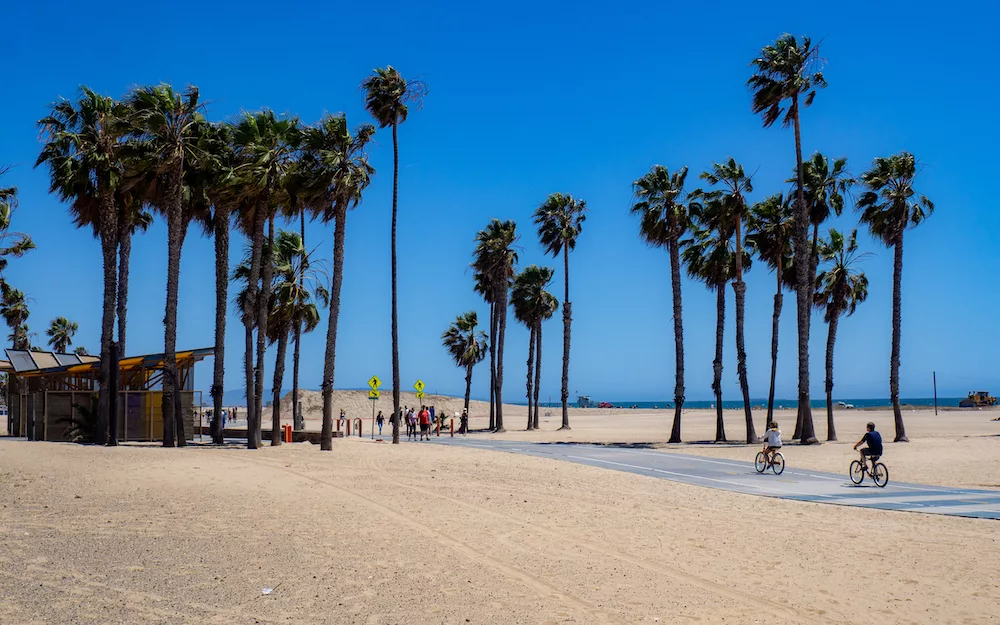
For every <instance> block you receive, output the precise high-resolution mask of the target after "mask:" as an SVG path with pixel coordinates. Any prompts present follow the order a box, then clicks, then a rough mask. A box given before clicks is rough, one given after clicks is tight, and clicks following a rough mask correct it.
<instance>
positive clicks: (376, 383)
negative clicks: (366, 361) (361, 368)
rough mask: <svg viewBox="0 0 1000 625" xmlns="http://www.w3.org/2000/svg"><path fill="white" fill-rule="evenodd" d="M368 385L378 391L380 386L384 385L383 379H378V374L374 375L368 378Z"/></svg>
mask: <svg viewBox="0 0 1000 625" xmlns="http://www.w3.org/2000/svg"><path fill="white" fill-rule="evenodd" d="M368 386H369V387H370V388H371V389H372V390H373V391H378V387H380V386H382V380H380V379H378V376H377V375H373V376H372V379H370V380H368Z"/></svg>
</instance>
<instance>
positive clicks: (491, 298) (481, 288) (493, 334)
mask: <svg viewBox="0 0 1000 625" xmlns="http://www.w3.org/2000/svg"><path fill="white" fill-rule="evenodd" d="M473 269H474V271H473V278H472V279H473V281H474V282H475V286H474V287H473V290H474V291H475V292H476V293H477V294H478V295H480V296H481V297H482V298H483V301H485V302H486V303H487V304H489V305H490V337H489V351H490V426H489V429H490V430H493V429H494V428H495V427H496V375H497V355H496V349H495V347H496V343H497V315H496V311H497V307H496V303H497V302H496V296H495V293H494V292H493V286H492V284H491V282H490V276H488V275H486V274H485V273H483V272H482V271H479V270H477V269H475V264H474V263H473Z"/></svg>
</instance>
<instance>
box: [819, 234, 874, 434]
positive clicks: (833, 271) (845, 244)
mask: <svg viewBox="0 0 1000 625" xmlns="http://www.w3.org/2000/svg"><path fill="white" fill-rule="evenodd" d="M867 255H868V254H858V230H857V228H855V229H854V230H852V231H851V235H850V236H849V237H848V238H847V239H846V240H845V239H844V235H843V234H841V233H840V232H837V231H836V230H834V229H833V228H830V238H829V239H827V240H826V241H823V242H822V244H821V245H820V258H821V260H822V261H823V262H825V263H829V266H828V267H827V269H826V270H824V271H823V272H822V273H821V274H819V276H817V277H816V295H815V302H816V307H817V308H819V309H821V310H824V311H825V314H824V316H823V318H824V320H825V321H826V323H827V325H828V327H829V331H828V333H827V337H826V440H828V441H835V440H837V429H836V428H835V427H834V425H833V346H834V343H835V342H836V341H837V324H838V323H839V321H840V316H841V315H847V316H848V317H850V316H851V315H853V314H854V311H855V310H856V309H857V307H858V304H860V303H861V302H863V301H865V300H866V299H867V298H868V278H867V277H865V274H864V272H860V271H858V270H857V269H856V266H857V264H858V263H859V262H860V261H861V260H862V259H863V258H864V257H865V256H867Z"/></svg>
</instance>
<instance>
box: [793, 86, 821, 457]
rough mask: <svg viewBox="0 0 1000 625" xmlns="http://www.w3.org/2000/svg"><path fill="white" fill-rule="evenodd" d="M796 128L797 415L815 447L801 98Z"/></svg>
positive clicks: (803, 437) (805, 440)
mask: <svg viewBox="0 0 1000 625" xmlns="http://www.w3.org/2000/svg"><path fill="white" fill-rule="evenodd" d="M792 107H793V109H794V115H792V120H793V122H794V125H795V173H796V176H797V178H798V184H797V185H796V190H795V194H796V200H797V202H798V205H797V207H796V211H795V273H796V280H797V281H798V285H797V288H796V298H795V304H796V312H797V318H798V319H797V321H798V331H799V346H798V347H799V395H798V415H799V417H800V419H801V422H802V432H801V440H802V443H804V444H807V445H808V444H813V443H816V442H818V441H817V440H816V432H815V428H814V427H813V419H812V407H811V406H810V405H809V320H810V312H811V310H812V293H813V285H812V284H811V283H810V282H809V266H808V263H809V250H808V245H809V240H808V239H809V237H808V231H809V209H808V208H807V207H806V200H805V196H804V194H803V187H804V184H805V183H804V181H803V179H802V131H801V127H800V126H799V98H798V96H797V95H794V96H792Z"/></svg>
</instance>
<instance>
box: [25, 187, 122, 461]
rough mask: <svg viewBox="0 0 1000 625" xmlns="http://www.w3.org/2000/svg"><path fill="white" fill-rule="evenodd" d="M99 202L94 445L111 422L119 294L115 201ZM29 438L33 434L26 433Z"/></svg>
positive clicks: (108, 198) (106, 198) (105, 198)
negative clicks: (100, 287)
mask: <svg viewBox="0 0 1000 625" xmlns="http://www.w3.org/2000/svg"><path fill="white" fill-rule="evenodd" d="M99 201H100V216H99V220H100V221H99V224H100V234H101V256H102V260H103V267H104V303H103V312H102V316H101V368H100V377H101V379H100V389H99V394H98V410H97V437H98V438H97V443H98V444H104V443H105V442H106V441H107V436H108V423H109V422H110V411H111V393H113V392H117V389H112V388H111V341H112V339H113V338H114V331H115V296H116V294H117V291H118V288H117V287H118V284H117V282H118V272H117V267H116V266H115V260H116V258H115V256H116V253H117V251H118V241H117V240H116V239H117V234H118V228H117V225H118V214H117V212H116V211H115V200H114V197H113V196H112V195H111V194H110V193H102V194H101V197H100V199H99ZM28 434H29V438H31V437H33V436H34V432H29V433H28Z"/></svg>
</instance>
